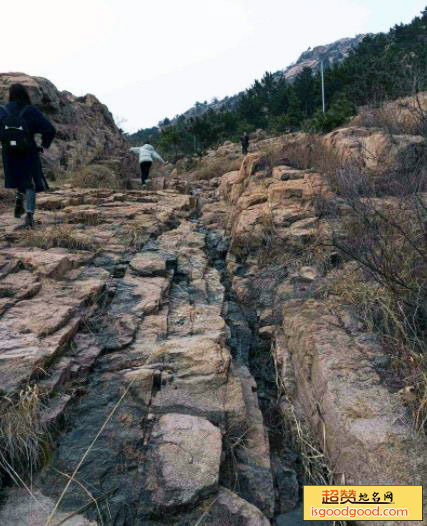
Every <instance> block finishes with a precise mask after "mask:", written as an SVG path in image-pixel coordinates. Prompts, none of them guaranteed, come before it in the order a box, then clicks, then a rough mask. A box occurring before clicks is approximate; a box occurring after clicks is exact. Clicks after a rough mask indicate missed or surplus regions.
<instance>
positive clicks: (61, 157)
mask: <svg viewBox="0 0 427 526" xmlns="http://www.w3.org/2000/svg"><path fill="white" fill-rule="evenodd" d="M15 82H20V83H22V84H24V85H25V86H26V87H27V88H28V89H29V92H30V96H31V99H32V101H33V103H34V104H35V105H36V106H37V107H38V108H39V109H40V110H41V111H43V112H44V113H45V114H46V115H47V116H48V118H49V119H50V120H51V121H52V122H53V124H54V125H55V127H56V129H57V137H56V139H55V141H54V143H53V144H52V147H51V148H50V149H49V150H48V151H46V153H45V154H44V155H43V162H44V164H45V167H46V173H47V176H48V178H50V179H55V178H57V177H58V176H60V175H61V174H64V173H67V172H75V171H77V170H79V169H81V168H83V167H85V166H87V165H89V164H91V163H98V162H99V161H101V163H102V162H104V163H106V164H107V166H108V165H109V166H110V167H111V166H113V167H114V161H113V162H112V163H111V162H109V161H111V159H112V158H114V157H117V156H121V155H122V154H123V151H124V149H125V141H124V139H123V137H122V134H121V133H120V131H119V129H118V128H117V126H116V125H115V123H114V120H113V117H112V115H111V113H110V112H109V110H108V108H107V107H106V106H105V105H104V104H102V103H101V102H99V100H98V99H97V98H96V97H95V96H94V95H85V96H83V97H76V96H74V95H72V94H71V93H69V92H67V91H62V92H60V91H58V90H57V88H56V87H55V86H54V85H53V84H52V82H50V81H49V80H47V79H44V78H41V77H31V76H29V75H25V74H23V73H1V74H0V103H1V104H6V103H7V100H8V90H9V86H10V85H11V84H13V83H15Z"/></svg>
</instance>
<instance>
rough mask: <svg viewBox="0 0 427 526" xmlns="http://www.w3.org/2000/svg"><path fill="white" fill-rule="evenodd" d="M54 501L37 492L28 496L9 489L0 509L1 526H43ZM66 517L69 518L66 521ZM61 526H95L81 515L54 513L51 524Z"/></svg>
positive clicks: (34, 491)
mask: <svg viewBox="0 0 427 526" xmlns="http://www.w3.org/2000/svg"><path fill="white" fill-rule="evenodd" d="M54 506H55V501H54V500H53V499H51V498H49V497H47V496H45V495H43V494H42V493H41V492H40V491H38V490H33V492H32V495H30V494H29V493H28V492H27V491H26V490H24V489H21V488H20V489H15V488H14V489H11V490H9V491H8V492H7V500H6V504H5V505H4V506H2V507H0V524H2V526H18V525H19V526H45V525H46V521H47V518H48V517H49V514H50V513H51V512H52V511H53V508H54ZM67 517H69V518H68V519H67ZM58 523H60V524H62V525H63V526H97V522H92V521H89V520H88V519H86V518H85V517H83V516H82V515H79V514H78V515H75V514H74V513H60V512H58V513H56V514H55V515H54V519H53V522H52V524H58Z"/></svg>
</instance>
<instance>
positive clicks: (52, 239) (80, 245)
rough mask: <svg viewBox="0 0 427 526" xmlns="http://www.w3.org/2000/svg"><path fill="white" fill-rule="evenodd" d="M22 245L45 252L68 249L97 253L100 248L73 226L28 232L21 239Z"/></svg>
mask: <svg viewBox="0 0 427 526" xmlns="http://www.w3.org/2000/svg"><path fill="white" fill-rule="evenodd" d="M20 244H21V245H22V246H26V247H28V246H29V247H37V248H42V249H44V250H48V249H50V248H67V249H69V250H88V251H95V250H97V248H98V246H97V244H96V243H95V241H93V240H91V239H90V238H88V237H87V236H84V235H82V234H79V233H77V232H76V231H75V230H74V229H73V228H72V227H71V226H69V225H64V224H59V225H55V226H51V227H48V228H35V229H32V230H27V231H25V233H24V235H23V237H22V238H21V240H20Z"/></svg>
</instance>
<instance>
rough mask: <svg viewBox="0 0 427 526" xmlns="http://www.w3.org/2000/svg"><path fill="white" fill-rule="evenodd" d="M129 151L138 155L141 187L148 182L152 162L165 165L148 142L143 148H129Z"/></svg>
mask: <svg viewBox="0 0 427 526" xmlns="http://www.w3.org/2000/svg"><path fill="white" fill-rule="evenodd" d="M129 151H130V152H133V153H136V154H138V155H139V168H140V170H141V183H142V184H143V185H145V183H147V182H148V181H149V176H150V169H151V165H152V164H153V162H154V161H160V162H161V163H163V164H165V161H164V160H163V159H162V158H161V157H160V155H159V154H158V153H157V152H156V150H155V149H154V148H153V146H151V144H150V143H149V142H148V141H147V142H145V143H144V146H135V147H134V148H130V149H129Z"/></svg>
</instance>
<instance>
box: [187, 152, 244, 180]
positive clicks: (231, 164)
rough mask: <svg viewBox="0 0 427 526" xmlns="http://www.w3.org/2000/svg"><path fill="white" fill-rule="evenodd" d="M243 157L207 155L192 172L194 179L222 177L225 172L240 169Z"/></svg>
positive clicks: (191, 177)
mask: <svg viewBox="0 0 427 526" xmlns="http://www.w3.org/2000/svg"><path fill="white" fill-rule="evenodd" d="M241 164H242V159H241V158H240V157H239V158H237V159H228V158H226V157H206V158H204V159H202V160H201V161H200V163H199V164H198V166H197V167H196V169H195V170H194V171H193V172H192V173H191V174H190V179H192V180H200V179H202V180H208V179H213V178H214V177H221V176H222V175H224V174H225V173H228V172H233V171H234V170H240V165H241Z"/></svg>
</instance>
